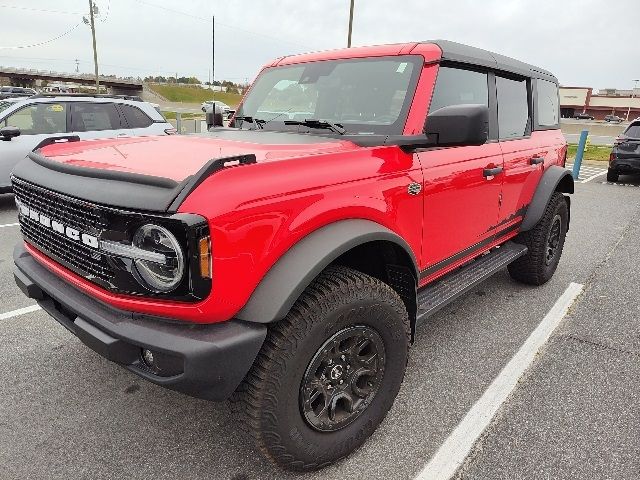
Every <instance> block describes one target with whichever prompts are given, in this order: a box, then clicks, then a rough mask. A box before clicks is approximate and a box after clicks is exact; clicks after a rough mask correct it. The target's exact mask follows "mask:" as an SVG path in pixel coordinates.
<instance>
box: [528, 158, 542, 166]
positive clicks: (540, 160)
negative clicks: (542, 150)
mask: <svg viewBox="0 0 640 480" xmlns="http://www.w3.org/2000/svg"><path fill="white" fill-rule="evenodd" d="M540 163H544V158H543V157H531V165H538V164H540Z"/></svg>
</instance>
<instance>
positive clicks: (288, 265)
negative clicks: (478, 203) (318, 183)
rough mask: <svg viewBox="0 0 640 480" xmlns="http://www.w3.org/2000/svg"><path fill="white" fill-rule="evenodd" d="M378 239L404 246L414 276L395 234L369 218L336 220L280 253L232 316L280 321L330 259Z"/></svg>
mask: <svg viewBox="0 0 640 480" xmlns="http://www.w3.org/2000/svg"><path fill="white" fill-rule="evenodd" d="M378 240H384V241H390V242H393V243H395V244H397V245H398V246H400V247H401V248H402V249H404V250H405V251H406V252H407V254H408V255H409V256H410V258H411V259H412V261H413V269H414V272H413V273H414V275H415V278H418V268H417V262H416V258H415V255H414V254H413V251H412V250H411V247H410V246H409V245H408V244H407V242H406V241H405V240H404V239H403V238H402V237H400V236H399V235H398V234H396V233H394V232H393V231H391V230H389V229H388V228H386V227H384V226H382V225H380V224H378V223H376V222H373V221H370V220H363V219H349V220H340V221H338V222H335V223H331V224H329V225H326V226H324V227H321V228H319V229H318V230H315V231H313V232H312V233H310V234H308V235H307V236H305V237H304V238H302V239H301V240H300V241H298V243H296V244H295V245H294V246H293V247H291V248H290V249H289V250H288V251H287V252H286V253H285V254H284V255H282V257H280V258H279V259H278V261H277V262H276V263H275V264H274V265H273V266H272V267H271V268H270V269H269V271H268V272H267V273H266V275H265V276H264V277H263V278H262V280H261V281H260V283H259V284H258V286H257V287H256V288H255V290H254V291H253V293H252V294H251V296H250V297H249V300H248V301H247V303H246V304H245V306H244V307H243V308H242V309H241V310H240V311H239V312H238V313H237V314H236V315H235V316H234V318H237V319H240V320H245V321H249V322H257V323H271V322H274V321H277V320H281V319H282V318H284V317H285V316H286V315H287V313H289V310H290V309H291V307H292V306H293V304H294V303H295V301H296V300H297V299H298V297H300V295H301V294H302V292H303V291H304V290H305V289H306V288H307V287H308V286H309V284H310V283H311V282H312V281H313V279H314V278H316V277H317V276H318V275H319V274H320V273H321V272H322V271H323V270H324V269H325V268H326V267H327V266H329V264H331V262H333V261H334V260H335V259H337V258H338V257H339V256H340V255H342V254H343V253H345V252H348V251H349V250H351V249H352V248H354V247H357V246H359V245H362V244H365V243H368V242H373V241H378Z"/></svg>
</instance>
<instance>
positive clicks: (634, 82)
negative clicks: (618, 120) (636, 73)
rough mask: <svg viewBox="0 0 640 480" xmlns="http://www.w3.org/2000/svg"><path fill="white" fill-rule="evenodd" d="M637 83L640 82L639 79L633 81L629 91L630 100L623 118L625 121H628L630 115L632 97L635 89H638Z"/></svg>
mask: <svg viewBox="0 0 640 480" xmlns="http://www.w3.org/2000/svg"><path fill="white" fill-rule="evenodd" d="M638 82H640V79H636V80H634V81H633V90H631V100H629V108H628V109H627V118H625V121H627V122H628V121H629V114H630V113H631V104H632V103H633V96H634V95H635V93H636V88H638Z"/></svg>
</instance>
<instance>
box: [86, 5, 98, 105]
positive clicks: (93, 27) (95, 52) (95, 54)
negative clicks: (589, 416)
mask: <svg viewBox="0 0 640 480" xmlns="http://www.w3.org/2000/svg"><path fill="white" fill-rule="evenodd" d="M89 19H90V22H91V37H92V39H93V64H94V66H95V71H96V93H100V79H99V77H98V50H97V49H96V24H95V22H94V18H93V0H89Z"/></svg>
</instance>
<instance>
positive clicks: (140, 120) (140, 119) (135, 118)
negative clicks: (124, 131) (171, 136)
mask: <svg viewBox="0 0 640 480" xmlns="http://www.w3.org/2000/svg"><path fill="white" fill-rule="evenodd" d="M120 108H121V109H122V113H123V114H124V118H125V119H126V120H127V124H128V125H129V128H147V127H148V126H149V125H151V124H152V123H153V120H151V119H150V118H149V117H148V116H147V114H146V113H144V112H143V111H142V110H140V109H139V108H137V107H132V106H131V105H120Z"/></svg>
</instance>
